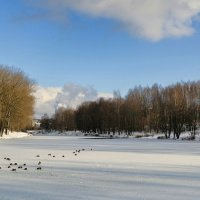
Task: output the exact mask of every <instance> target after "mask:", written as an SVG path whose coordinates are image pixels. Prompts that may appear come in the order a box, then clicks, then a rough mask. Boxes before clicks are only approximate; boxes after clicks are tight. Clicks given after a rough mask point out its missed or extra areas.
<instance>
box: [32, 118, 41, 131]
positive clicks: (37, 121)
mask: <svg viewBox="0 0 200 200" xmlns="http://www.w3.org/2000/svg"><path fill="white" fill-rule="evenodd" d="M40 125H41V119H33V121H32V126H33V128H35V129H38V128H40Z"/></svg>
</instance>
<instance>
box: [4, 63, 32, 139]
mask: <svg viewBox="0 0 200 200" xmlns="http://www.w3.org/2000/svg"><path fill="white" fill-rule="evenodd" d="M32 92H33V82H32V81H31V80H30V79H29V78H28V77H27V76H26V75H24V73H23V72H22V71H20V70H18V69H15V68H11V67H7V66H2V65H1V66H0V136H2V135H3V133H5V134H7V133H8V130H10V131H19V130H22V129H24V128H26V127H28V126H29V127H30V126H31V123H32V116H33V108H34V97H33V95H32Z"/></svg>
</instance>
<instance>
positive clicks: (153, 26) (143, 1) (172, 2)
mask: <svg viewBox="0 0 200 200" xmlns="http://www.w3.org/2000/svg"><path fill="white" fill-rule="evenodd" d="M26 2H29V3H31V4H35V5H37V6H42V7H43V8H47V9H48V10H49V11H50V12H51V14H52V15H53V16H54V17H55V18H58V19H59V18H62V16H65V15H63V12H67V10H68V9H72V10H76V11H78V12H82V13H86V14H88V15H90V16H93V17H103V18H108V19H113V20H116V21H118V22H120V23H121V24H122V26H123V27H124V28H125V29H126V30H127V31H129V32H130V33H131V34H134V35H138V36H140V37H144V38H147V39H149V40H152V41H158V40H161V39H163V38H168V37H180V36H188V35H191V34H193V33H194V32H195V29H194V27H193V20H195V19H197V17H198V15H199V13H200V1H199V0H40V1H39V0H26ZM58 15H60V16H59V17H58Z"/></svg>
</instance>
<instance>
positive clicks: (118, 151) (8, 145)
mask: <svg viewBox="0 0 200 200" xmlns="http://www.w3.org/2000/svg"><path fill="white" fill-rule="evenodd" d="M83 148H84V149H85V151H81V152H80V153H78V154H77V156H75V155H74V153H73V151H74V150H76V149H83ZM91 148H92V150H91ZM48 154H51V156H49V155H48ZM37 155H39V156H40V157H36V156H37ZM53 155H55V157H53ZM63 155H64V156H65V157H62V156H63ZM5 157H6V158H10V159H11V160H10V161H8V160H5V159H4V158H5ZM39 161H41V167H42V170H36V168H37V167H38V162H39ZM10 163H17V164H18V166H19V165H21V164H24V163H26V165H27V166H26V167H27V171H25V170H24V168H25V167H23V169H18V168H17V167H16V166H11V168H7V167H8V165H9V164H10ZM0 167H1V169H0V200H199V198H200V171H199V169H200V144H199V142H197V141H173V140H149V139H130V138H129V139H128V138H126V139H92V138H83V137H66V136H31V137H26V138H19V139H9V140H0ZM13 168H16V169H17V171H11V169H13Z"/></svg>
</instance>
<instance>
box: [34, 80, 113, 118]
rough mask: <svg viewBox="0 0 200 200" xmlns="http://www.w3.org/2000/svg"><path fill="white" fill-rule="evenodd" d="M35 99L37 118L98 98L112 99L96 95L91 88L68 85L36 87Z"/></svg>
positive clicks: (107, 94)
mask: <svg viewBox="0 0 200 200" xmlns="http://www.w3.org/2000/svg"><path fill="white" fill-rule="evenodd" d="M34 96H35V98H36V105H35V117H36V118H39V117H41V116H42V115H44V114H45V113H46V114H48V115H49V116H51V115H53V114H54V112H55V110H56V109H57V108H59V107H65V108H67V107H70V108H76V107H77V106H78V105H80V104H81V103H83V102H85V101H94V100H97V99H98V98H100V97H104V98H112V94H110V93H98V92H97V91H96V90H95V89H94V88H93V87H91V86H88V87H84V86H81V85H77V84H74V83H69V84H66V85H64V86H63V87H46V88H45V87H41V86H37V87H36V90H35V92H34Z"/></svg>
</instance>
